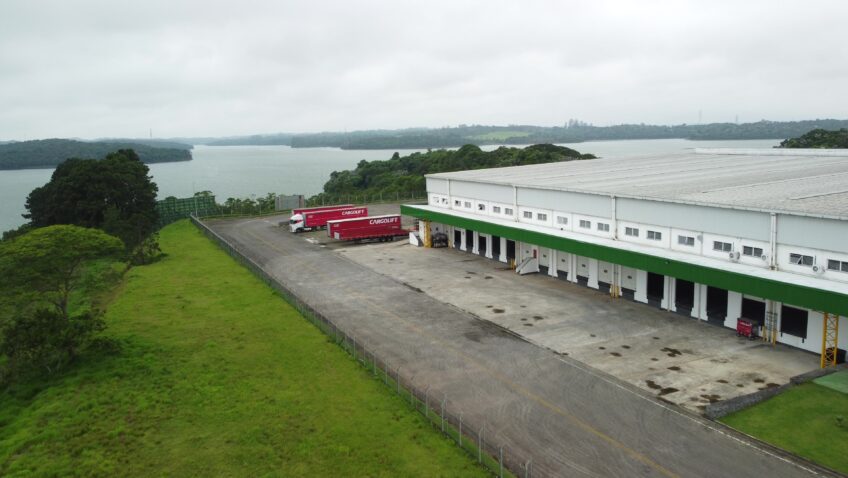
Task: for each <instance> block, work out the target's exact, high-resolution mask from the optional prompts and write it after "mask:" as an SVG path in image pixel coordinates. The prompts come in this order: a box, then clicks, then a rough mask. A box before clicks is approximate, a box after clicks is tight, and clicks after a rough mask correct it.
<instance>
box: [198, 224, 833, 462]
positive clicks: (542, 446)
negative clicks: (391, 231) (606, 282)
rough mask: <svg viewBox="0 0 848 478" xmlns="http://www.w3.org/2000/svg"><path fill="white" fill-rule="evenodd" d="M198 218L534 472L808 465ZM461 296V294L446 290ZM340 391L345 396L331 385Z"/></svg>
mask: <svg viewBox="0 0 848 478" xmlns="http://www.w3.org/2000/svg"><path fill="white" fill-rule="evenodd" d="M281 219H282V218H266V219H240V220H225V221H210V223H209V225H210V227H212V228H213V229H214V230H215V231H216V232H218V233H219V234H220V235H222V236H223V237H225V238H226V239H227V240H228V241H229V242H231V243H232V244H234V245H236V247H238V248H239V250H241V251H242V252H243V253H245V254H246V255H248V256H249V257H250V258H251V259H253V260H254V261H255V262H257V263H258V264H260V265H261V266H262V267H263V268H264V269H265V270H266V271H267V272H268V273H269V274H271V275H273V276H274V277H276V278H277V279H278V280H279V281H281V282H282V283H284V284H285V285H286V286H287V287H288V288H289V289H290V290H292V291H293V292H294V293H296V294H297V295H298V296H299V297H301V298H302V299H303V300H305V301H306V302H308V303H310V304H311V305H312V306H313V307H314V308H315V309H316V310H317V311H319V312H320V313H322V314H323V315H325V316H326V317H328V318H331V320H333V321H334V322H335V323H336V324H338V325H339V326H340V327H341V328H342V329H344V330H346V331H347V332H348V333H349V334H352V335H355V336H356V338H357V342H359V343H361V344H363V345H364V346H365V347H366V348H368V349H369V350H374V351H376V353H377V354H378V355H379V356H381V357H384V358H385V359H386V360H387V361H388V363H389V364H390V366H391V367H392V368H394V367H396V366H400V370H401V375H402V376H404V377H406V378H408V379H411V380H412V381H413V382H414V383H415V384H417V385H418V386H420V387H421V388H424V387H426V386H429V387H430V388H429V390H430V396H434V397H444V396H446V397H447V404H448V408H449V409H450V410H452V411H457V412H458V411H462V413H463V417H464V419H465V422H466V423H474V424H475V425H477V426H479V425H481V424H485V426H486V432H485V434H486V437H487V441H489V440H491V441H492V442H495V443H499V444H500V443H502V444H504V445H505V446H506V450H507V453H508V455H509V456H512V457H517V458H518V460H520V461H521V462H523V461H525V460H528V459H532V463H533V467H532V468H533V475H534V476H596V477H601V476H604V477H607V476H627V477H629V476H665V477H676V476H680V477H689V476H715V477H756V478H761V477H764V476H767V477H769V478H773V477H804V476H814V475H816V473H817V471H816V470H814V469H813V468H812V467H810V466H809V465H805V464H796V463H795V462H794V461H792V460H791V459H788V458H785V457H783V456H782V455H781V454H780V453H779V452H775V451H774V450H772V449H768V448H766V447H764V446H762V445H758V444H752V443H750V442H749V441H747V440H746V439H744V438H742V437H741V436H739V435H737V434H735V433H733V432H731V431H729V430H727V429H725V428H723V427H721V426H720V425H716V424H714V423H711V422H709V421H706V420H703V419H700V418H698V417H694V416H692V415H689V414H686V413H684V412H680V411H678V410H679V409H677V408H676V407H673V406H668V405H666V404H664V403H662V402H659V401H657V400H656V399H654V398H653V397H650V396H648V395H646V394H644V393H643V392H642V391H640V390H638V389H636V388H635V387H632V386H630V385H627V384H625V383H623V382H620V381H618V380H616V379H614V378H612V377H609V376H607V375H604V374H603V373H601V372H599V371H596V370H593V369H591V368H589V367H587V366H585V365H583V364H581V363H580V362H577V361H575V360H572V359H569V358H568V357H560V356H558V355H556V354H554V353H553V352H550V351H548V350H544V349H542V348H540V347H537V346H535V345H532V344H530V343H528V342H525V341H523V340H520V339H518V338H516V337H515V336H513V335H511V334H508V333H506V332H504V331H503V330H502V329H500V328H498V327H496V326H493V325H491V324H489V323H488V322H485V321H482V320H480V319H478V318H475V317H474V316H472V315H470V314H468V313H466V312H463V311H460V310H458V309H456V308H454V307H451V306H449V305H447V304H444V303H442V302H440V301H437V300H436V299H433V298H431V297H429V296H428V295H426V294H423V293H421V292H417V291H415V290H413V289H411V288H409V287H407V286H404V285H403V284H401V283H399V282H397V281H395V280H393V279H391V278H389V277H386V276H383V275H380V274H378V273H376V272H374V271H372V270H370V269H368V268H366V267H364V266H361V265H359V264H356V263H354V262H352V261H349V260H347V259H345V258H344V257H342V256H341V255H339V254H335V253H332V252H330V251H327V250H326V249H324V248H322V247H320V246H318V245H315V244H312V243H309V242H307V241H305V240H304V239H303V238H302V237H300V236H296V235H293V234H290V233H288V232H286V231H285V230H284V229H282V228H278V227H275V225H276V224H277V222H278V221H279V220H281ZM457 293H458V294H461V293H462V291H461V290H457ZM340 393H344V392H343V391H340Z"/></svg>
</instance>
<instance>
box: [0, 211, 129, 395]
mask: <svg viewBox="0 0 848 478" xmlns="http://www.w3.org/2000/svg"><path fill="white" fill-rule="evenodd" d="M122 251H123V244H122V243H121V241H120V239H118V238H116V237H113V236H110V235H108V234H106V233H105V232H103V231H101V230H98V229H87V228H83V227H78V226H70V225H56V226H48V227H44V228H38V229H35V230H33V231H31V232H28V233H26V234H23V235H21V236H18V237H15V238H13V239H10V240H6V241H3V242H0V325H2V334H0V355H2V356H3V360H0V364H2V366H0V367H2V368H0V372H2V375H0V380H2V381H10V380H13V379H14V378H15V377H18V376H19V375H20V374H22V373H28V372H47V373H53V372H55V371H56V370H58V369H59V368H61V367H62V366H63V365H64V364H66V363H68V362H70V361H72V360H73V359H74V358H75V357H76V356H77V355H78V353H79V351H80V349H82V348H83V347H86V346H87V345H88V344H89V343H91V340H92V339H93V337H94V336H95V334H96V333H97V332H99V331H101V330H103V329H104V328H105V323H104V322H103V320H102V318H101V315H100V313H98V312H97V311H95V310H92V309H91V308H90V307H89V308H84V307H83V308H81V309H82V311H81V312H76V313H74V311H73V310H71V307H70V304H71V296H72V294H73V293H74V292H75V291H77V290H78V289H79V288H80V287H81V286H82V284H83V283H84V281H85V279H89V280H90V279H91V278H92V277H91V276H92V274H94V275H97V274H96V273H93V272H92V269H93V270H94V271H97V269H96V268H92V267H89V265H90V264H91V263H92V261H95V260H98V259H104V258H109V257H113V256H116V255H118V254H120V253H121V252H122Z"/></svg>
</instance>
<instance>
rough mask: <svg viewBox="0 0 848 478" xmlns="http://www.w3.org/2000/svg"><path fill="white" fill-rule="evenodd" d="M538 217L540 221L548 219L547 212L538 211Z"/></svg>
mask: <svg viewBox="0 0 848 478" xmlns="http://www.w3.org/2000/svg"><path fill="white" fill-rule="evenodd" d="M536 219H538V220H540V221H547V220H548V215H547V214H545V213H541V212H538V213H536Z"/></svg>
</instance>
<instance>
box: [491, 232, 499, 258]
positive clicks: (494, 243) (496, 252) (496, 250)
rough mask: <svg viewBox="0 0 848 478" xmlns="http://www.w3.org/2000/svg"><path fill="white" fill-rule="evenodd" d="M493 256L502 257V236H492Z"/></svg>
mask: <svg viewBox="0 0 848 478" xmlns="http://www.w3.org/2000/svg"><path fill="white" fill-rule="evenodd" d="M492 257H494V258H495V259H500V257H501V238H500V237H498V236H492Z"/></svg>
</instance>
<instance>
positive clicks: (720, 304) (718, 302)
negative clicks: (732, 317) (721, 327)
mask: <svg viewBox="0 0 848 478" xmlns="http://www.w3.org/2000/svg"><path fill="white" fill-rule="evenodd" d="M726 317H727V291H726V290H724V289H719V288H718V287H707V320H708V321H710V322H718V323H721V324H724V319H725V318H726Z"/></svg>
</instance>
